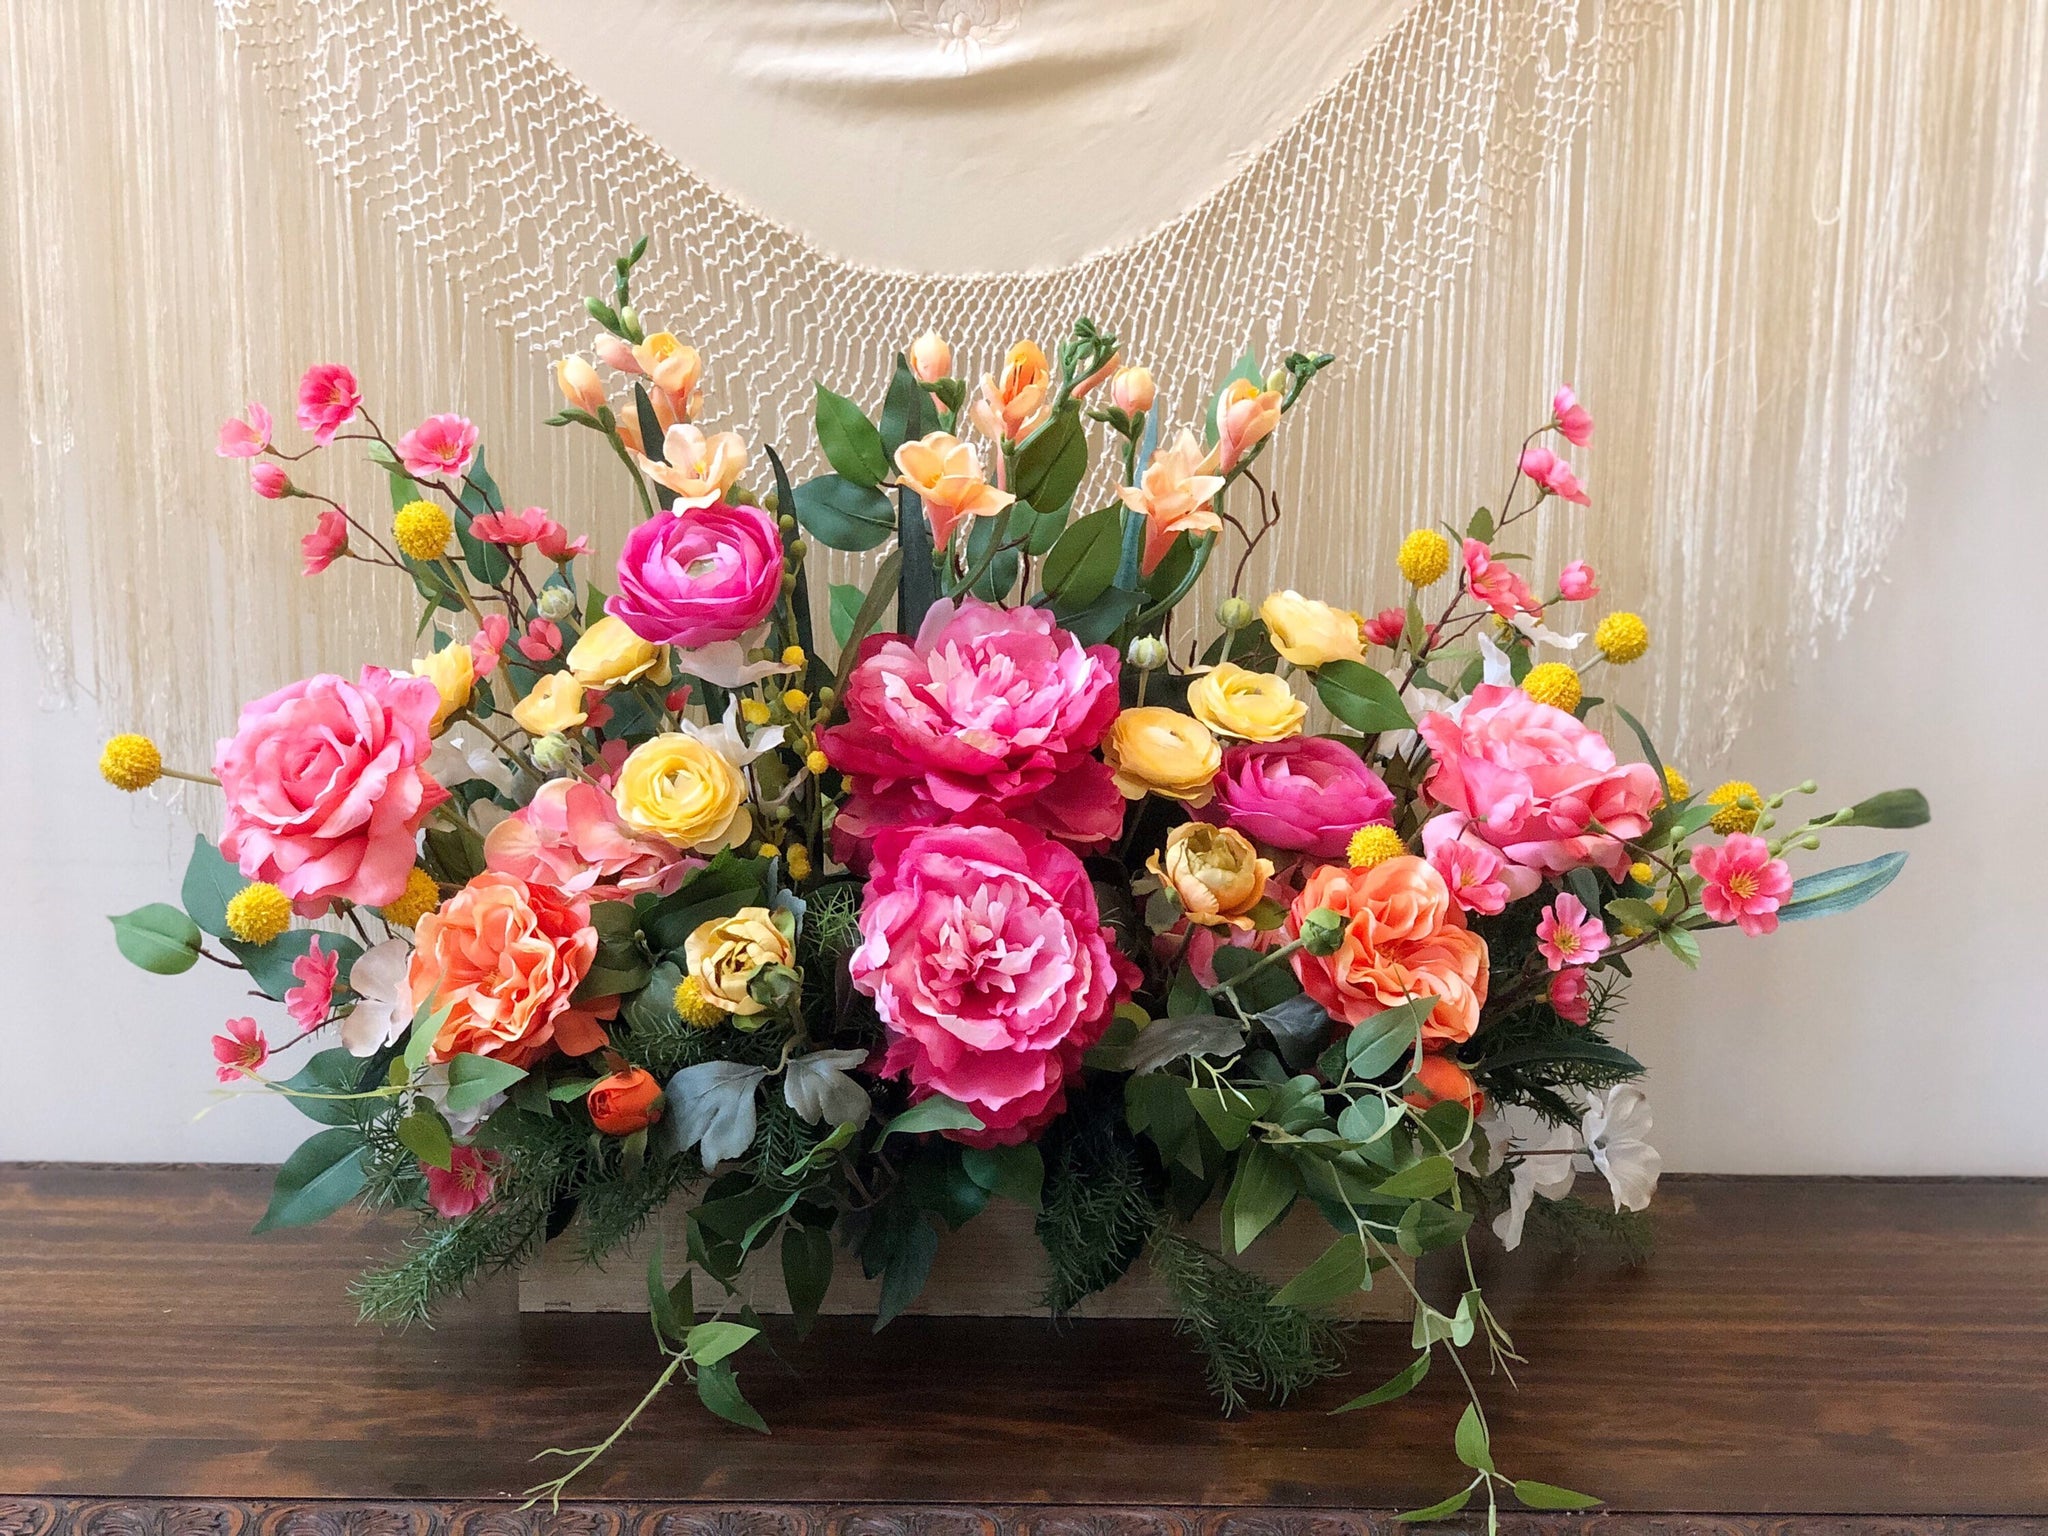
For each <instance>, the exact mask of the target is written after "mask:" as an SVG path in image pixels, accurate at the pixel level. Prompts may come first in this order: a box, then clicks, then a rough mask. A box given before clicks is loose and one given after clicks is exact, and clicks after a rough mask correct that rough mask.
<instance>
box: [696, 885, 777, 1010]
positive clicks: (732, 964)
mask: <svg viewBox="0 0 2048 1536" xmlns="http://www.w3.org/2000/svg"><path fill="white" fill-rule="evenodd" d="M683 962H684V964H685V965H686V966H687V967H688V969H689V973H690V975H692V976H694V977H695V978H696V979H697V985H698V987H699V988H700V989H702V993H703V997H704V1001H705V1002H707V1003H709V1004H711V1005H712V1006H713V1007H714V1008H720V1009H723V1010H724V1011H725V1012H727V1013H736V1014H741V1015H752V1014H757V1013H759V1012H761V1004H760V1003H758V1002H756V1001H755V1000H754V998H753V997H752V996H751V995H750V994H749V993H748V991H747V987H748V985H749V983H751V982H752V981H753V979H754V978H755V977H756V976H758V975H760V973H761V972H762V971H764V970H766V969H767V968H768V967H769V966H771V965H795V964H796V951H795V949H794V948H792V947H791V945H790V942H789V936H788V935H787V934H785V933H784V932H783V931H782V930H781V929H780V928H778V927H776V926H775V918H774V915H773V914H772V913H770V912H769V910H768V909H767V908H766V907H741V908H740V909H739V911H737V912H735V913H733V915H732V916H731V917H718V918H713V919H712V920H711V921H710V922H708V923H704V924H701V925H700V926H699V927H698V928H697V929H696V930H695V931H694V932H692V933H691V935H690V936H689V938H687V939H685V940H684V941H683Z"/></svg>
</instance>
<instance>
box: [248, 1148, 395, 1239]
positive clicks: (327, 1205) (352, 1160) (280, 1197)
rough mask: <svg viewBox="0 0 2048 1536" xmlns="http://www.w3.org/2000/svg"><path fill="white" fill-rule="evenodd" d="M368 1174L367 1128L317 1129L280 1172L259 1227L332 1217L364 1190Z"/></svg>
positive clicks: (270, 1228)
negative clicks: (365, 1156)
mask: <svg viewBox="0 0 2048 1536" xmlns="http://www.w3.org/2000/svg"><path fill="white" fill-rule="evenodd" d="M366 1178H367V1176H366V1175H365V1174H364V1172H363V1136H362V1132H360V1131H358V1130H355V1129H353V1128H349V1127H342V1126H336V1127H335V1128H334V1129H332V1130H326V1131H316V1132H314V1133H313V1135H311V1136H309V1137H308V1138H307V1139H306V1140H304V1141H302V1142H300V1143H299V1145H298V1147H297V1149H296V1150H295V1151H294V1152H293V1153H292V1155H291V1156H290V1157H288V1158H286V1159H285V1160H284V1166H283V1167H281V1168H279V1169H278V1170H277V1182H276V1183H275V1184H274V1185H273V1186H272V1187H271V1192H270V1208H269V1209H268V1210H266V1211H265V1212H264V1213H263V1219H262V1220H261V1221H259V1222H257V1223H256V1227H255V1230H256V1231H258V1232H274V1231H276V1230H277V1229H279V1228H280V1227H304V1226H310V1225H312V1224H313V1223H314V1222H316V1221H320V1220H322V1219H324V1218H326V1217H328V1216H332V1215H333V1214H334V1213H335V1212H336V1211H338V1210H340V1209H341V1208H342V1207H343V1206H344V1205H347V1204H348V1203H349V1201H351V1200H353V1199H354V1198H355V1197H356V1195H357V1194H359V1193H360V1192H361V1190H362V1188H363V1185H364V1183H365V1182H366Z"/></svg>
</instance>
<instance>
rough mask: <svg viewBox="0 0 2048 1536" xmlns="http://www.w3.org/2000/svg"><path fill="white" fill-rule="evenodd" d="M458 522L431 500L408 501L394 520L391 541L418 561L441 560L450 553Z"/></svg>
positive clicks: (393, 517) (394, 516)
mask: <svg viewBox="0 0 2048 1536" xmlns="http://www.w3.org/2000/svg"><path fill="white" fill-rule="evenodd" d="M454 537H455V523H454V520H453V519H451V518H450V517H449V516H448V514H447V513H446V512H444V511H443V510H442V509H441V508H440V507H437V506H436V505H434V503H433V502H431V501H408V502H407V503H406V504H405V505H404V506H402V507H400V508H399V509H398V511H397V512H396V513H394V514H393V515H392V518H391V539H392V542H393V543H395V544H396V545H397V546H398V547H399V550H400V551H401V552H402V553H404V554H408V555H411V556H412V557H413V559H415V560H438V559H440V558H441V557H442V556H443V555H445V554H446V553H448V541H449V540H450V539H452V538H454Z"/></svg>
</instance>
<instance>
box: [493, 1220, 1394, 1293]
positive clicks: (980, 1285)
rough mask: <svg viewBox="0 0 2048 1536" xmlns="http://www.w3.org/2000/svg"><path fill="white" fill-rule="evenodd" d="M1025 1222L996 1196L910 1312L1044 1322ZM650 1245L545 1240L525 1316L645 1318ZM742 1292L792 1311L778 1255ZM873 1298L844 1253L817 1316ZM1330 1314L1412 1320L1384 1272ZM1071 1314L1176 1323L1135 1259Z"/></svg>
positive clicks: (1259, 1245)
mask: <svg viewBox="0 0 2048 1536" xmlns="http://www.w3.org/2000/svg"><path fill="white" fill-rule="evenodd" d="M684 1215H685V1211H684V1208H683V1207H682V1206H681V1205H680V1204H677V1205H672V1206H670V1207H669V1209H668V1210H667V1211H665V1212H663V1214H662V1215H661V1216H659V1217H657V1218H656V1225H657V1226H658V1227H659V1229H660V1231H661V1238H662V1252H663V1254H664V1255H674V1256H676V1261H675V1262H672V1263H671V1265H670V1270H671V1278H673V1277H674V1276H675V1275H677V1274H680V1273H681V1272H682V1264H681V1262H680V1256H681V1255H682V1254H683V1253H684V1252H685V1244H684V1233H683V1220H684ZM1032 1219H1033V1218H1032V1213H1031V1212H1030V1211H1028V1210H1026V1209H1025V1208H1024V1207H1023V1206H1021V1205H1017V1204H1014V1203H1013V1202H1010V1201H1007V1200H998V1201H995V1202H993V1203H991V1204H990V1205H989V1207H988V1209H987V1210H985V1211H983V1212H982V1213H981V1214H980V1215H978V1216H976V1217H975V1218H974V1219H973V1220H972V1221H971V1222H969V1223H968V1224H967V1225H966V1226H965V1227H963V1228H961V1230H960V1231H958V1232H954V1233H949V1234H947V1235H946V1237H945V1239H944V1240H943V1241H942V1242H941V1243H940V1244H939V1253H938V1257H937V1258H936V1259H934V1260H933V1262H932V1272H931V1278H930V1279H929V1280H928V1281H927V1282H926V1283H925V1287H924V1290H923V1291H922V1293H920V1294H919V1296H918V1298H917V1300H915V1301H913V1302H912V1303H911V1304H910V1307H909V1309H908V1310H909V1311H910V1313H912V1314H922V1315H925V1316H931V1317H1042V1316H1044V1315H1045V1313H1044V1309H1043V1308H1041V1307H1040V1306H1039V1305H1038V1293H1039V1288H1040V1286H1041V1284H1042V1283H1043V1272H1044V1267H1045V1253H1044V1250H1043V1249H1042V1248H1040V1246H1039V1243H1038V1236H1037V1234H1036V1233H1035V1232H1034V1231H1033V1230H1032ZM1193 1230H1194V1231H1195V1232H1196V1234H1197V1235H1198V1236H1199V1237H1200V1239H1201V1240H1202V1241H1203V1242H1205V1243H1210V1244H1213V1243H1214V1241H1215V1234H1216V1222H1215V1218H1214V1215H1213V1212H1204V1213H1203V1214H1202V1216H1201V1217H1200V1218H1198V1219H1197V1221H1196V1223H1195V1226H1194V1229H1193ZM1334 1236H1335V1234H1334V1233H1332V1232H1331V1230H1330V1227H1329V1225H1328V1223H1326V1222H1325V1221H1324V1220H1323V1219H1322V1217H1321V1216H1320V1215H1318V1214H1317V1213H1316V1212H1315V1211H1314V1210H1312V1209H1309V1208H1307V1207H1306V1206H1297V1207H1296V1208H1295V1209H1294V1210H1293V1211H1292V1212H1290V1213H1289V1214H1288V1217H1287V1219H1286V1220H1285V1221H1283V1222H1281V1223H1280V1224H1279V1225H1278V1226H1276V1227H1274V1228H1272V1229H1271V1230H1270V1231H1268V1232H1267V1233H1266V1234H1265V1235H1264V1236H1263V1237H1261V1238H1260V1239H1259V1240H1258V1241H1257V1242H1256V1243H1254V1244H1252V1246H1251V1249H1250V1251H1249V1252H1247V1253H1246V1254H1245V1255H1244V1257H1243V1258H1242V1260H1240V1261H1239V1262H1241V1263H1243V1264H1244V1265H1245V1266H1246V1267H1248V1268H1250V1269H1251V1270H1253V1271H1255V1272H1256V1273H1258V1274H1259V1275H1261V1276H1263V1277H1264V1278H1265V1279H1267V1280H1270V1281H1272V1282H1273V1283H1275V1284H1276V1285H1277V1284H1279V1283H1281V1282H1283V1281H1285V1280H1287V1279H1290V1278H1291V1277H1292V1276H1294V1275H1295V1274H1297V1273H1299V1272H1300V1271H1301V1269H1302V1268H1303V1267H1304V1266H1306V1265H1307V1264H1309V1263H1310V1262H1311V1261H1313V1260H1314V1259H1315V1258H1316V1256H1317V1255H1318V1254H1320V1253H1321V1252H1322V1251H1323V1250H1324V1249H1325V1248H1327V1247H1329V1246H1330V1243H1331V1241H1332V1240H1333V1239H1334ZM648 1241H649V1239H647V1238H642V1239H641V1240H640V1241H638V1242H635V1243H633V1244H631V1245H630V1246H628V1247H627V1248H625V1249H622V1250H621V1251H620V1252H618V1253H617V1254H615V1255H614V1256H613V1257H612V1258H611V1259H610V1260H608V1261H607V1263H606V1267H605V1268H603V1269H598V1268H596V1267H595V1266H593V1265H588V1264H584V1263H582V1262H581V1261H580V1259H579V1258H578V1256H577V1250H576V1233H575V1232H574V1231H570V1232H568V1233H565V1234H564V1235H563V1236H561V1237H558V1238H556V1239H555V1240H554V1241H553V1242H552V1243H549V1244H548V1245H547V1247H546V1248H544V1249H543V1250H542V1251H541V1256H540V1259H539V1261H538V1262H537V1263H534V1264H531V1265H529V1266H528V1267H527V1268H526V1269H525V1270H524V1271H523V1272H522V1273H521V1274H520V1277H519V1308H520V1310H521V1311H523V1312H645V1311H646V1310H647V1243H648ZM742 1289H743V1290H744V1291H745V1293H746V1295H747V1299H748V1300H749V1301H750V1302H752V1303H753V1306H754V1310H755V1311H757V1312H763V1313H786V1312H788V1311H789V1295H788V1293H787V1292H786V1291H785V1290H784V1289H783V1285H782V1267H781V1265H780V1264H779V1263H777V1262H776V1259H775V1255H774V1253H773V1252H770V1253H768V1254H767V1255H766V1256H765V1257H763V1258H762V1259H758V1260H756V1261H755V1263H754V1264H753V1265H752V1266H751V1267H750V1270H749V1273H748V1276H747V1279H746V1281H745V1282H744V1284H743V1287H742ZM880 1294H881V1285H880V1283H879V1282H877V1281H874V1280H870V1279H868V1278H867V1277H866V1276H865V1275H863V1274H862V1273H861V1272H860V1266H859V1264H858V1263H857V1262H856V1261H854V1260H853V1259H852V1258H851V1257H850V1256H849V1255H847V1254H844V1253H842V1254H841V1255H840V1256H839V1265H838V1268H837V1269H836V1271H835V1272H834V1274H833V1276H832V1289H831V1290H830V1291H829V1292H828V1293H827V1294H826V1296H825V1304H824V1307H823V1308H822V1309H821V1310H822V1311H824V1312H825V1313H827V1314H828V1315H833V1316H855V1317H860V1316H866V1317H872V1316H874V1315H875V1312H876V1310H877V1302H878V1299H879V1297H880ZM1332 1311H1333V1313H1334V1315H1336V1316H1339V1317H1343V1318H1346V1319H1350V1320H1372V1321H1383V1322H1407V1321H1408V1320H1409V1319H1410V1318H1412V1317H1413V1315H1414V1312H1413V1298H1412V1297H1411V1296H1410V1295H1409V1292H1408V1287H1407V1286H1405V1285H1403V1284H1402V1283H1401V1282H1400V1280H1399V1279H1398V1278H1397V1277H1395V1276H1394V1275H1393V1274H1391V1273H1382V1274H1381V1275H1380V1276H1379V1277H1378V1280H1377V1283H1376V1284H1375V1285H1374V1286H1373V1288H1372V1289H1371V1290H1370V1291H1363V1292H1360V1293H1358V1294H1357V1295H1355V1296H1353V1297H1351V1298H1350V1299H1349V1300H1348V1301H1347V1302H1346V1303H1344V1304H1343V1305H1341V1306H1338V1307H1336V1308H1333V1309H1332ZM1076 1315H1077V1316H1081V1317H1172V1316H1173V1315H1174V1310H1173V1303H1172V1302H1171V1300H1170V1299H1169V1298H1168V1297H1167V1294H1166V1290H1165V1287H1163V1286H1162V1285H1160V1284H1159V1282H1158V1281H1157V1280H1156V1279H1154V1278H1153V1276H1152V1273H1151V1271H1150V1270H1149V1269H1148V1268H1147V1266H1146V1264H1145V1262H1144V1260H1143V1259H1140V1260H1139V1261H1138V1262H1137V1263H1136V1264H1135V1265H1133V1266H1132V1268H1131V1272H1130V1273H1129V1274H1127V1275H1126V1276H1124V1278H1123V1279H1121V1280H1119V1281H1118V1282H1117V1283H1116V1284H1115V1285H1113V1286H1111V1287H1109V1289H1107V1290H1105V1291H1102V1292H1099V1293H1098V1294H1096V1295H1094V1296H1091V1297H1089V1298H1088V1300H1087V1301H1086V1302H1084V1303H1083V1304H1082V1305H1081V1306H1080V1307H1079V1308H1078V1309H1077V1312H1076Z"/></svg>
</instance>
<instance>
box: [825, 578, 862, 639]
mask: <svg viewBox="0 0 2048 1536" xmlns="http://www.w3.org/2000/svg"><path fill="white" fill-rule="evenodd" d="M866 596H867V594H866V593H865V592H863V591H861V589H860V588H859V587H857V586H855V585H854V584H853V583H852V582H850V581H835V582H833V583H832V640H833V643H834V644H836V645H837V646H838V647H839V649H840V650H842V651H843V650H845V649H846V643H847V641H848V640H849V639H850V638H851V637H852V635H853V616H854V615H855V614H857V613H859V612H860V605H861V602H862V600H863V599H865V598H866Z"/></svg>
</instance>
